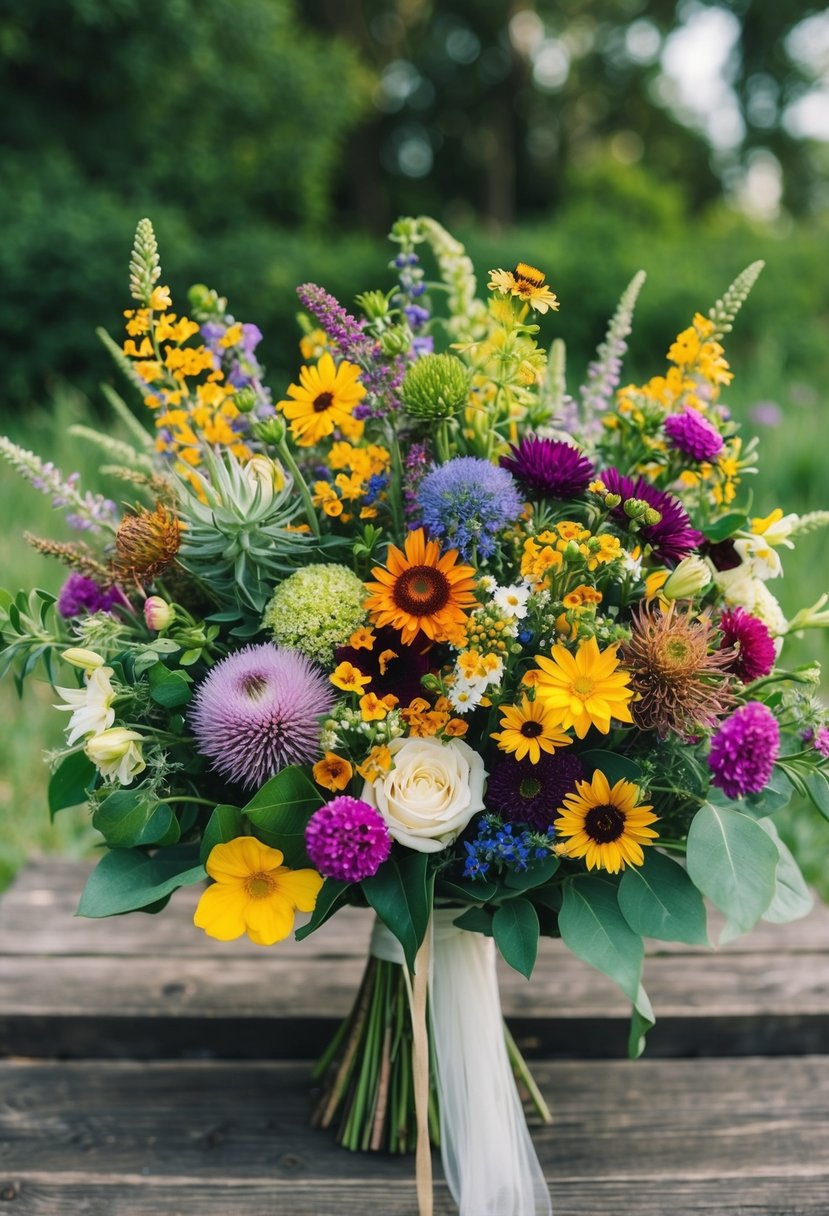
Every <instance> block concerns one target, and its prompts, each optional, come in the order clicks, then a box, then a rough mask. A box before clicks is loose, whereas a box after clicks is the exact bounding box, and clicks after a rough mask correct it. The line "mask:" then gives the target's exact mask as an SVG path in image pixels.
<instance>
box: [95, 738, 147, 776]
mask: <svg viewBox="0 0 829 1216" xmlns="http://www.w3.org/2000/svg"><path fill="white" fill-rule="evenodd" d="M140 745H141V735H139V734H138V732H137V731H134V730H127V729H126V727H123V726H112V727H110V728H109V730H105V731H102V732H101V733H100V734H99V735H93V736H92V738H91V739H89V740H87V744H86V747H85V748H84V751H85V752H86V754H87V756H88V757H89V759H90V760H91V761H92V763H93V764H94V765H95V767H96V768H97V770H98V772H99V773H100V774H101V776H102V777H117V778H118V780H119V781H120V783H121V785H129V783H130V782H131V781H132V779H133V777H135V776H136V775H137V774H138V773H140V772H143V770H144V769H145V768H146V767H147V766H146V764H145V762H144V757H143V756H142V755H141V746H140Z"/></svg>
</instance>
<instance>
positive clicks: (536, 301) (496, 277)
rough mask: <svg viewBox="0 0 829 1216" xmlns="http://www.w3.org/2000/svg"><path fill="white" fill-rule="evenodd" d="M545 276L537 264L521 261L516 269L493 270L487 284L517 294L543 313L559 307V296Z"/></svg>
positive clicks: (503, 291) (491, 287)
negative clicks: (531, 264) (537, 268)
mask: <svg viewBox="0 0 829 1216" xmlns="http://www.w3.org/2000/svg"><path fill="white" fill-rule="evenodd" d="M545 277H546V276H545V275H544V274H543V273H542V271H540V270H536V268H535V266H530V265H529V264H528V263H527V262H519V263H518V265H517V266H516V267H515V270H491V271H490V272H489V283H488V284H487V286H488V287H489V290H490V291H500V292H502V293H503V294H504V295H507V296H516V297H517V298H518V299H519V300H521V301H522V302H523V303H525V304H529V306H530V307H531V308H533V309H535V311H536V312H540V313H542V314H543V313H545V312H547V311H548V309H551V308H552V309H553V311H556V310H557V309H558V298H557V297H556V294H555V292H553V291H551V290H550V288H549V287H548V286H547V284H546V283H545V281H544V280H545Z"/></svg>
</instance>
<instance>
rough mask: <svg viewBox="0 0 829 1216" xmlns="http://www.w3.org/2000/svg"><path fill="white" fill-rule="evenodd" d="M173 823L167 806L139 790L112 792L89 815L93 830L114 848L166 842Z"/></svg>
mask: <svg viewBox="0 0 829 1216" xmlns="http://www.w3.org/2000/svg"><path fill="white" fill-rule="evenodd" d="M174 821H175V816H174V815H173V812H172V811H171V809H170V807H169V806H167V805H166V804H165V803H162V802H157V801H156V799H155V798H153V797H152V795H151V794H150V793H149V792H148V791H147V790H144V789H141V788H139V789H135V790H115V791H114V793H112V794H110V795H109V796H108V797H107V798H105V799H104V801H103V802H101V803H100V804H99V805H98V806H97V807H96V808H95V813H94V815H93V816H92V824H93V827H95V828H96V829H97V830H98V831H99V832H100V833H101V835H102V836H103V838H104V840H106V842H107V844H108V845H109V846H110V848H115V849H132V848H137V847H138V846H140V845H148V844H159V843H161V842H163V843H166V842H167V838H168V837H169V835H170V829H171V828H172V826H173V823H174ZM176 835H177V833H176Z"/></svg>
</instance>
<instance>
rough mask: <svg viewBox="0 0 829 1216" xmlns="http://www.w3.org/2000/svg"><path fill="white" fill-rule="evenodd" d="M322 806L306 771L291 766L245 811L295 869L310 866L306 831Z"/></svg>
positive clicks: (263, 837) (262, 837) (257, 830)
mask: <svg viewBox="0 0 829 1216" xmlns="http://www.w3.org/2000/svg"><path fill="white" fill-rule="evenodd" d="M322 803H323V798H322V795H321V794H320V792H319V790H318V789H317V787H316V786H315V785H314V783H313V781H312V780H311V778H310V777H309V776H308V775H307V773H306V772H305V770H304V769H301V768H299V767H297V766H295V765H292V766H291V767H289V768H283V770H282V772H281V773H277V774H276V776H275V777H271V779H270V781H268V782H266V784H265V785H263V786H262V788H261V790H259V791H258V793H256V794H254V796H253V798H251V800H250V802H249V803H248V804H247V806H246V807H245V808H244V812H245V815H246V816H247V818H248V820H249V821H250V824H251V826H252V828H253V833H254V835H255V836H256V837H258V839H259V840H261V841H262V842H263V843H264V844H269V845H271V846H272V848H275V849H280V850H281V852H282V853H283V854H284V855H285V864H286V865H289V866H292V867H294V868H296V867H302V866H309V865H310V864H311V863H310V861H309V859H308V854H307V852H306V851H305V829H306V827H307V826H308V820H309V819H310V818H311V816H312V815H313V813H314V811H316V810H318V809H319V807H321V806H322ZM381 868H382V867H381Z"/></svg>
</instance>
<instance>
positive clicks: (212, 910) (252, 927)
mask: <svg viewBox="0 0 829 1216" xmlns="http://www.w3.org/2000/svg"><path fill="white" fill-rule="evenodd" d="M283 860H284V858H283V854H282V853H281V852H280V851H279V849H272V848H270V847H269V846H268V845H265V844H262V843H261V841H259V840H256V839H255V837H253V836H237V837H236V839H235V840H230V841H228V842H227V843H226V844H217V845H216V846H215V847H214V848H213V849H211V852H210V856H209V857H208V859H207V864H206V866H205V868H206V870H207V873H208V874H209V875H210V877H211V878H212V879H213V880H214V881H213V885H212V886H210V887H208V888H207V890H206V891H205V892H204V894H203V895H202V897H201V899H200V900H199V903H198V906H197V908H196V912H195V915H194V917H193V924H194V925H195V926H196V927H197V928H199V929H203V930H204V931H205V933H206V934H207V935H208V937H215V938H216V939H218V941H222V942H230V941H234V940H235V939H236V938H237V937H241V936H242V935H243V934H247V936H248V937H249V938H250V940H251V941H252V942H254V943H255V944H256V945H257V946H272V945H273V944H274V943H275V942H278V941H282V940H283V939H284V938H286V937H288V935H289V934H290V933H291V932H292V931H293V927H294V916H295V914H296V912H298V911H299V912H313V910H314V906H315V904H316V902H317V896H318V894H319V892H320V888H321V887H322V882H323V880H322V875H320V874H318V873H317V871H316V870H310V869H306V870H291V869H289V868H288V867H287V866H285V865H283V864H282V862H283Z"/></svg>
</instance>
